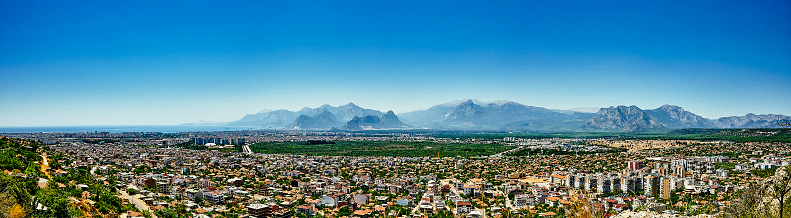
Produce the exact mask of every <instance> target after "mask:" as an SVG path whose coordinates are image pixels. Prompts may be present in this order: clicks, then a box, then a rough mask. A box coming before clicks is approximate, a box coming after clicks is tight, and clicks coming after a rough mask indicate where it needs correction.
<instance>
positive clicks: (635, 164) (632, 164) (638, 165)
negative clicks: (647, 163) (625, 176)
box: [626, 160, 643, 171]
mask: <svg viewBox="0 0 791 218" xmlns="http://www.w3.org/2000/svg"><path fill="white" fill-rule="evenodd" d="M626 164H627V167H626V168H627V169H629V170H633V171H634V170H639V169H642V168H643V161H639V160H633V161H628V162H626Z"/></svg>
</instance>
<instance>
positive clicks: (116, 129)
mask: <svg viewBox="0 0 791 218" xmlns="http://www.w3.org/2000/svg"><path fill="white" fill-rule="evenodd" d="M258 129H261V127H253V126H203V125H142V126H132V125H130V126H45V127H0V133H39V132H41V133H48V132H64V133H79V132H111V133H123V132H161V133H179V132H202V131H206V132H213V131H239V130H258Z"/></svg>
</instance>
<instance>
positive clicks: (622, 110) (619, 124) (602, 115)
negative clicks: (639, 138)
mask: <svg viewBox="0 0 791 218" xmlns="http://www.w3.org/2000/svg"><path fill="white" fill-rule="evenodd" d="M585 127H588V128H593V129H601V130H608V131H625V132H632V131H645V130H649V129H657V128H663V127H664V125H662V123H660V122H659V120H657V119H656V118H654V117H651V116H650V115H648V114H647V113H645V112H644V111H643V110H641V109H640V108H638V107H637V106H629V107H627V106H623V105H620V106H618V107H609V108H602V109H600V110H599V112H597V113H596V115H595V116H593V117H591V118H590V120H588V122H586V123H585Z"/></svg>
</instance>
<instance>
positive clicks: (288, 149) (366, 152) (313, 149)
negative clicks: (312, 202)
mask: <svg viewBox="0 0 791 218" xmlns="http://www.w3.org/2000/svg"><path fill="white" fill-rule="evenodd" d="M511 148H513V147H509V146H504V145H499V144H461V143H453V144H440V143H433V142H392V141H384V142H381V141H336V142H335V144H317V145H315V144H314V145H308V143H306V142H262V143H257V144H253V145H250V149H251V150H253V152H256V153H267V154H299V155H319V156H389V157H436V156H437V155H438V154H439V156H440V157H456V156H462V157H474V156H480V155H492V154H496V153H499V152H503V151H507V150H509V149H511Z"/></svg>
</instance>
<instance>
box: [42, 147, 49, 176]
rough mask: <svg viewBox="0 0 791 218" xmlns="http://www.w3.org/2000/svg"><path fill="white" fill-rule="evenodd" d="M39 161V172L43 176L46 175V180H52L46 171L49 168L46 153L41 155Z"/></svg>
mask: <svg viewBox="0 0 791 218" xmlns="http://www.w3.org/2000/svg"><path fill="white" fill-rule="evenodd" d="M41 159H42V161H41V172H42V173H44V175H46V176H47V177H48V178H52V176H50V175H49V171H48V170H47V169H48V168H49V161H47V153H41Z"/></svg>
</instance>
